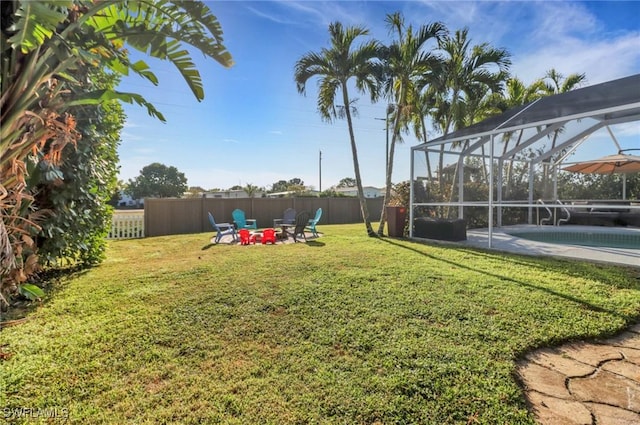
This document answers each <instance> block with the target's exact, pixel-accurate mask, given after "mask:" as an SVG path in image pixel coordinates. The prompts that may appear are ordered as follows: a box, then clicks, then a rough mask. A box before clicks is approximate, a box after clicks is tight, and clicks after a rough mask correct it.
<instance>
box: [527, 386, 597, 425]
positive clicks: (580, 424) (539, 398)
mask: <svg viewBox="0 0 640 425" xmlns="http://www.w3.org/2000/svg"><path fill="white" fill-rule="evenodd" d="M527 398H528V400H529V402H530V403H531V405H532V406H533V407H532V409H531V410H532V412H533V414H534V415H535V417H536V419H537V421H538V422H539V423H541V424H544V425H592V423H593V419H592V417H591V412H589V410H588V409H587V408H586V407H585V406H584V405H582V403H579V402H577V401H573V400H564V399H560V398H555V397H550V396H547V395H544V394H540V393H537V392H535V391H531V392H530V393H528V394H527ZM602 423H606V422H602Z"/></svg>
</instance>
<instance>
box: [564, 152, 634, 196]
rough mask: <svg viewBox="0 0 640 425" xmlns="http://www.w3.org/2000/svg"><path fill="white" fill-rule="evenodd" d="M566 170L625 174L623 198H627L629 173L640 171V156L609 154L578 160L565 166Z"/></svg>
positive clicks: (585, 172)
mask: <svg viewBox="0 0 640 425" xmlns="http://www.w3.org/2000/svg"><path fill="white" fill-rule="evenodd" d="M563 170H565V171H573V172H577V173H584V174H617V173H620V174H623V178H622V186H623V187H622V198H623V199H626V198H627V194H626V192H627V188H626V186H627V184H626V183H627V178H626V177H627V174H629V173H637V172H640V156H636V155H627V154H623V153H618V154H615V155H607V156H603V157H602V158H598V159H592V160H590V161H582V162H576V163H575V164H572V165H569V166H568V167H564V168H563Z"/></svg>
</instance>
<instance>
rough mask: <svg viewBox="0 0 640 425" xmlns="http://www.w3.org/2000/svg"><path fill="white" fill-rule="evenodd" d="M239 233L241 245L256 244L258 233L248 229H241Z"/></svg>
mask: <svg viewBox="0 0 640 425" xmlns="http://www.w3.org/2000/svg"><path fill="white" fill-rule="evenodd" d="M238 234H239V235H240V245H249V244H250V243H252V244H254V245H255V243H256V235H252V234H251V233H249V231H248V230H247V229H240V230H239V231H238Z"/></svg>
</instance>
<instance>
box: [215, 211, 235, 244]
mask: <svg viewBox="0 0 640 425" xmlns="http://www.w3.org/2000/svg"><path fill="white" fill-rule="evenodd" d="M208 214H209V223H211V226H213V228H214V230H215V231H216V232H217V234H216V239H215V243H218V242H220V239H222V237H223V236H224V235H231V236H232V237H233V240H234V242H235V241H237V240H238V235H237V234H236V228H235V227H234V226H233V224H231V223H216V221H215V220H214V218H213V214H211V213H208Z"/></svg>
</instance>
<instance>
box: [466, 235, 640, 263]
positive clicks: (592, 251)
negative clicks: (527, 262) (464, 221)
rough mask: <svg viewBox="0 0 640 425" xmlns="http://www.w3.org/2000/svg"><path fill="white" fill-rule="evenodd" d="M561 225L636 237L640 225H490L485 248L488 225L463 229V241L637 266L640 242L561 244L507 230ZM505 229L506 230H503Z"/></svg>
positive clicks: (533, 253)
mask: <svg viewBox="0 0 640 425" xmlns="http://www.w3.org/2000/svg"><path fill="white" fill-rule="evenodd" d="M558 229H561V230H562V231H566V232H581V233H585V232H594V233H611V234H613V233H620V232H624V233H631V234H637V235H638V236H639V237H640V228H631V227H622V228H620V227H602V226H571V225H567V226H560V227H557V226H536V225H519V226H506V227H495V228H493V238H492V246H491V248H489V231H488V229H471V230H467V240H466V241H462V242H460V243H461V244H463V245H468V246H474V247H478V248H487V249H494V250H497V251H505V252H512V253H517V254H525V255H548V256H553V257H563V258H573V259H577V260H587V261H595V262H600V263H608V264H618V265H623V266H632V267H639V268H640V246H638V249H626V248H609V247H597V246H581V245H561V244H555V243H547V242H537V241H532V240H528V239H523V238H519V237H517V236H512V235H510V234H509V233H511V232H525V231H537V232H554V231H558ZM507 232H509V233H507Z"/></svg>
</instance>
